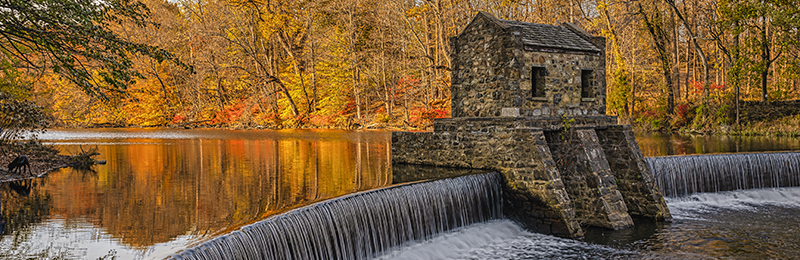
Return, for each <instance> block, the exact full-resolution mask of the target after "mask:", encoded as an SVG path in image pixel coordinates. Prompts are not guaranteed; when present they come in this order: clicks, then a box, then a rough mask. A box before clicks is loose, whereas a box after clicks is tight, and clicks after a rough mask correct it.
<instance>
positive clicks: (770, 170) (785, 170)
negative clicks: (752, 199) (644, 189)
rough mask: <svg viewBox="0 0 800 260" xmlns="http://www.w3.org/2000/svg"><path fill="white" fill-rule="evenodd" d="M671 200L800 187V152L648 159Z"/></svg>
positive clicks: (658, 182) (660, 186) (651, 168)
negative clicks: (714, 193)
mask: <svg viewBox="0 0 800 260" xmlns="http://www.w3.org/2000/svg"><path fill="white" fill-rule="evenodd" d="M646 161H647V165H648V167H649V169H650V171H651V172H653V174H654V175H655V176H656V178H655V179H656V183H657V185H658V188H659V190H660V191H661V192H662V194H664V196H668V197H682V196H687V195H691V194H695V193H701V192H720V191H732V190H743V189H759V188H778V187H796V186H800V153H798V152H772V153H739V154H709V155H687V156H663V157H648V158H646Z"/></svg>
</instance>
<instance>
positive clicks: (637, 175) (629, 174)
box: [597, 125, 672, 221]
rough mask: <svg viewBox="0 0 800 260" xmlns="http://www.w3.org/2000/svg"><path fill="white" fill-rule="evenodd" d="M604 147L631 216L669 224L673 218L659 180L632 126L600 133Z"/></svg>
mask: <svg viewBox="0 0 800 260" xmlns="http://www.w3.org/2000/svg"><path fill="white" fill-rule="evenodd" d="M597 136H598V140H599V143H600V145H601V146H602V147H603V153H605V155H606V159H607V161H608V164H609V166H610V168H611V170H612V171H613V172H614V177H615V178H616V180H617V186H618V189H619V191H620V192H622V195H623V198H624V199H625V204H626V205H628V213H629V214H630V215H633V216H640V217H646V218H651V219H655V220H658V221H669V220H671V219H672V216H671V215H670V213H669V210H668V209H667V203H666V201H664V198H663V197H662V195H661V191H659V190H658V188H657V187H656V182H655V177H654V176H653V173H652V172H650V170H649V169H648V168H647V163H646V162H645V160H644V155H643V154H642V151H641V150H639V145H638V144H637V143H636V139H635V138H634V137H633V130H632V129H631V126H629V125H613V126H608V127H606V128H604V129H598V130H597Z"/></svg>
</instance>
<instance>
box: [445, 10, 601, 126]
mask: <svg viewBox="0 0 800 260" xmlns="http://www.w3.org/2000/svg"><path fill="white" fill-rule="evenodd" d="M512 30H514V29H513V28H502V27H500V26H498V25H497V24H496V23H494V22H492V21H490V20H489V18H486V17H484V16H478V17H477V18H476V20H475V21H473V22H472V23H470V25H469V26H468V27H467V28H465V29H464V31H463V32H462V33H461V34H460V35H459V36H458V37H453V38H451V50H452V53H451V61H452V72H451V73H452V76H451V91H452V92H451V95H452V115H453V117H499V116H503V113H502V109H503V108H517V109H519V115H521V116H536V117H538V116H542V117H549V116H553V117H560V116H562V115H565V116H584V115H603V114H605V110H606V107H605V100H606V99H605V97H606V82H605V58H604V57H605V56H603V55H602V53H588V52H574V51H573V52H570V51H564V50H548V51H540V50H538V49H532V48H530V47H527V46H525V45H523V43H522V42H520V41H519V40H518V39H517V38H515V37H514V36H513V35H514V33H515V32H513V31H512ZM597 38H600V39H599V40H600V41H601V42H603V40H602V37H597ZM603 46H604V45H603ZM534 67H537V68H544V69H545V70H546V72H547V74H546V76H545V78H546V80H545V96H544V97H533V92H532V87H533V83H532V79H531V71H532V69H533V68H534ZM582 70H592V73H591V76H590V79H591V81H590V86H591V88H592V92H593V95H592V97H590V98H581V71H582Z"/></svg>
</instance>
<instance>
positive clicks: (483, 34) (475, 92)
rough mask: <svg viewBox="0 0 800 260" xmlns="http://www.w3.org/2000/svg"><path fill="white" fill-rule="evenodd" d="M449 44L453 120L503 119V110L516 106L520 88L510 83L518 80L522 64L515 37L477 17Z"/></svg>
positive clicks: (490, 22)
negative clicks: (467, 118) (499, 117)
mask: <svg viewBox="0 0 800 260" xmlns="http://www.w3.org/2000/svg"><path fill="white" fill-rule="evenodd" d="M450 44H451V47H450V49H451V51H452V54H451V64H452V65H451V67H452V71H451V78H450V79H451V97H452V102H453V105H452V115H453V117H490V116H500V110H501V108H503V107H512V106H514V102H517V101H514V100H512V99H513V96H514V95H515V94H516V93H517V91H518V86H516V85H514V84H512V82H510V79H511V78H519V72H520V69H519V68H518V66H520V64H518V63H517V60H516V58H515V57H514V53H513V50H514V49H515V48H516V47H515V45H516V43H515V41H514V39H513V36H512V35H510V34H508V33H504V30H503V28H501V27H499V26H498V25H496V24H495V23H493V22H492V21H490V20H489V18H487V17H484V16H478V17H476V18H475V21H473V22H472V23H470V24H469V25H468V26H467V28H465V29H464V31H463V32H461V34H460V35H459V36H458V37H453V38H451V39H450ZM521 101H522V100H519V101H518V102H517V105H518V106H519V105H521V104H522V103H521Z"/></svg>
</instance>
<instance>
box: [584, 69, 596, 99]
mask: <svg viewBox="0 0 800 260" xmlns="http://www.w3.org/2000/svg"><path fill="white" fill-rule="evenodd" d="M593 97H594V91H592V70H581V98H593Z"/></svg>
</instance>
